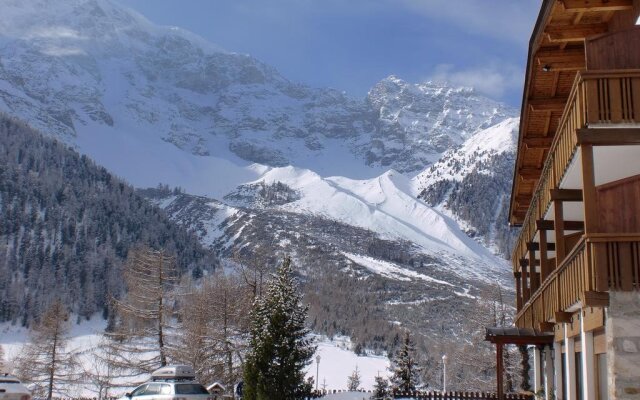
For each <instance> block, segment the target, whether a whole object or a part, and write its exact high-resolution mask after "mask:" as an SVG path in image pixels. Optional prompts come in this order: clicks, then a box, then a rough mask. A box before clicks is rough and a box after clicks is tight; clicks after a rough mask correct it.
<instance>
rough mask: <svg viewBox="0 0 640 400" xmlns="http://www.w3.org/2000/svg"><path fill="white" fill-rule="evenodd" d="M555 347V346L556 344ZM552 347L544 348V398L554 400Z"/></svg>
mask: <svg viewBox="0 0 640 400" xmlns="http://www.w3.org/2000/svg"><path fill="white" fill-rule="evenodd" d="M554 347H555V344H554ZM552 351H553V350H552V349H551V346H545V348H544V398H545V400H552V399H553V386H554V385H553V360H552V357H551V352H552Z"/></svg>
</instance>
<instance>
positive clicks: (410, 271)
mask: <svg viewBox="0 0 640 400" xmlns="http://www.w3.org/2000/svg"><path fill="white" fill-rule="evenodd" d="M0 15H2V18H0V110H1V111H4V112H6V113H8V114H9V115H12V116H15V117H18V118H21V119H23V120H26V121H28V122H29V123H30V124H32V125H33V126H35V127H37V128H39V129H40V130H42V131H43V132H45V133H46V134H50V135H53V136H56V137H58V138H59V139H61V140H63V141H65V142H66V143H68V144H70V145H72V146H74V147H76V148H77V149H78V150H79V151H80V152H83V153H85V154H87V155H88V156H90V157H91V158H93V159H94V160H95V161H96V162H97V163H99V164H101V165H103V166H105V167H106V168H108V169H109V170H110V171H112V172H114V173H115V174H117V175H119V176H121V177H123V178H125V179H126V180H128V181H129V182H131V183H132V184H133V185H135V186H137V187H139V188H145V187H155V186H156V185H158V183H163V184H168V185H170V186H172V187H180V188H182V189H183V190H184V191H185V192H186V193H178V192H171V191H169V192H166V191H153V190H151V191H147V192H146V195H147V196H148V197H149V198H151V199H152V200H153V201H154V202H156V204H158V205H159V206H161V207H162V208H164V209H165V211H166V212H167V213H168V214H169V215H170V216H171V217H172V218H173V219H174V220H175V221H178V222H179V223H181V224H183V225H185V226H187V227H189V228H190V229H193V230H194V231H195V232H196V233H197V234H198V235H199V237H200V238H201V240H202V242H203V243H204V244H206V245H207V246H211V247H212V248H215V249H216V250H217V251H218V252H219V254H220V256H221V257H223V258H225V257H227V258H232V257H236V256H238V257H240V261H248V260H251V257H253V253H257V252H258V250H259V249H263V250H264V249H268V251H270V252H272V253H274V254H276V253H277V252H289V253H290V254H293V255H294V256H295V258H296V259H297V260H298V261H300V262H304V263H306V265H308V266H313V268H311V269H309V270H306V271H304V273H306V274H308V276H309V277H310V279H312V278H313V276H316V278H313V279H317V275H318V274H320V275H322V274H325V275H326V278H325V280H326V279H334V278H335V279H337V278H336V277H340V278H341V279H343V280H348V281H349V282H350V283H349V285H352V286H349V288H350V289H349V290H352V291H353V293H354V294H356V293H357V294H360V295H361V296H363V298H364V297H366V296H369V291H370V290H369V289H370V287H369V286H368V285H372V286H373V287H375V288H378V289H379V293H378V292H376V295H379V296H380V299H381V300H380V301H381V302H382V303H383V304H384V306H383V307H381V308H380V309H378V308H376V311H375V312H376V313H378V314H376V315H377V318H380V319H381V320H385V321H387V322H388V321H390V318H395V319H394V320H393V323H394V324H396V323H397V324H405V325H407V324H414V323H417V322H416V321H429V319H435V318H444V317H443V316H441V317H436V316H434V315H436V314H438V315H440V314H439V313H443V309H446V310H448V311H447V312H446V313H445V314H446V316H449V317H451V316H452V315H455V316H456V318H455V319H454V320H451V321H444V319H443V320H442V321H440V320H438V323H435V324H430V326H429V327H428V328H425V327H424V326H421V327H420V329H423V328H424V329H423V331H424V332H427V331H428V329H433V332H432V334H433V335H434V336H433V337H437V335H447V332H449V333H450V334H451V335H455V334H457V333H452V332H457V330H459V329H461V327H460V324H461V322H460V321H463V320H464V317H465V316H464V312H466V311H464V310H473V306H472V305H473V303H474V302H477V301H479V300H478V298H477V296H478V295H479V293H480V292H481V291H482V290H484V289H486V287H487V286H489V285H492V284H495V283H496V282H499V283H500V282H502V283H505V282H507V279H508V271H509V269H508V267H507V266H506V264H505V262H504V261H503V260H501V258H500V256H499V254H497V252H498V250H502V251H504V249H506V248H507V247H508V245H509V233H508V232H506V231H505V230H504V228H502V224H501V223H496V221H499V220H500V219H501V218H502V213H503V212H504V204H506V197H505V196H506V193H507V191H508V190H509V187H510V183H509V182H510V179H511V173H510V171H508V170H509V168H511V167H512V163H513V154H514V150H515V144H514V132H515V129H516V126H517V120H515V119H513V118H512V117H515V115H516V112H515V110H513V109H511V108H509V107H507V106H505V105H503V104H501V103H499V102H496V101H493V100H491V99H488V98H485V97H483V96H481V95H480V94H478V93H476V92H475V91H474V90H473V89H469V88H456V87H451V86H449V85H447V84H445V83H434V82H427V83H419V84H413V83H408V82H405V81H403V80H401V79H400V78H398V77H395V76H390V77H388V78H386V79H383V80H382V81H380V82H379V83H377V84H376V85H375V86H374V87H373V88H372V89H371V90H370V92H369V94H368V96H367V97H366V98H364V99H355V98H351V97H349V96H348V95H347V94H345V93H342V92H340V91H337V90H333V89H327V88H311V87H308V86H305V85H302V84H299V83H295V82H291V81H289V80H288V79H286V78H285V77H283V76H282V75H281V74H279V73H278V71H277V70H275V69H274V68H273V67H270V66H268V65H266V64H264V63H262V62H260V61H259V60H256V59H255V58H252V57H251V56H248V55H242V54H236V53H232V52H229V51H226V50H223V49H220V48H219V47H218V46H216V45H213V44H211V43H208V42H207V41H206V40H204V39H202V38H200V37H198V36H196V35H194V34H192V33H189V32H186V31H184V30H181V29H179V28H173V27H160V26H156V25H154V24H152V23H151V22H149V21H148V20H146V19H145V18H144V17H143V16H141V15H139V14H137V13H135V12H134V11H131V10H129V9H127V8H125V7H122V6H120V5H118V4H117V3H116V2H115V1H112V0H26V1H25V0H3V1H2V2H0ZM473 204H476V205H477V207H471V205H473ZM505 221H506V219H505ZM487 246H488V247H487ZM243 257H244V258H243ZM317 281H318V282H321V283H322V282H324V283H322V284H325V283H326V282H325V281H323V280H317ZM372 282H373V283H372ZM381 282H382V283H381ZM332 284H333V285H334V286H335V287H333V286H332V287H330V288H329V289H327V290H326V291H325V292H322V293H324V296H325V300H329V299H331V300H332V301H333V299H334V298H339V297H340V293H341V291H340V290H343V289H344V286H340V285H343V283H340V282H339V283H336V282H333V281H332ZM327 285H328V284H327ZM358 285H359V286H358ZM321 287H322V286H321ZM316 293H321V291H320V289H318V292H316ZM336 301H337V300H336ZM371 301H372V302H373V300H371ZM340 304H341V306H340V307H347V308H348V307H364V306H365V305H367V304H368V303H366V302H364V303H362V302H361V303H358V302H354V301H352V299H345V300H344V301H343V302H342V303H340ZM415 304H420V305H421V307H420V308H419V309H414V308H413V305H415ZM375 306H376V307H378V304H375ZM338 308H339V307H336V309H338ZM451 309H455V311H450V310H451ZM332 310H333V309H332ZM340 310H342V308H340ZM358 310H359V311H358ZM325 311H326V310H317V313H318V314H317V315H320V314H321V313H322V312H325ZM334 311H335V310H333V311H331V312H334ZM352 311H353V313H352V314H350V315H356V314H357V312H362V311H363V310H362V309H357V310H356V309H353V310H352ZM366 311H367V312H369V311H370V310H368V309H367V310H366ZM335 312H337V311H335ZM371 312H373V311H371ZM330 316H331V317H332V318H333V317H335V315H333V314H331V315H330ZM392 316H393V317H392ZM340 318H342V319H340ZM346 318H347V317H344V315H343V314H340V315H339V318H337V319H336V320H337V321H339V322H338V323H339V324H342V325H341V327H342V328H341V329H344V331H343V333H345V332H350V333H351V334H353V335H355V333H354V332H356V331H357V330H358V329H359V328H358V327H359V325H358V323H360V322H357V321H355V318H352V320H349V321H350V322H345V321H346ZM340 321H341V322H340ZM349 324H351V325H349ZM316 328H317V329H319V330H323V329H325V330H326V329H328V328H327V327H325V326H323V325H320V326H319V327H316ZM347 328H349V329H350V330H349V329H347ZM331 329H338V328H336V326H333V327H332V328H331ZM361 331H362V332H368V333H362V337H359V338H358V339H359V340H362V341H366V340H367V339H366V337H365V336H366V335H370V336H371V337H374V336H375V334H374V333H373V332H374V330H371V329H369V328H368V327H367V328H366V329H365V327H362V330H361ZM368 344H370V342H369V343H368Z"/></svg>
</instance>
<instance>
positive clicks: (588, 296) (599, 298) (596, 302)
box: [581, 291, 609, 307]
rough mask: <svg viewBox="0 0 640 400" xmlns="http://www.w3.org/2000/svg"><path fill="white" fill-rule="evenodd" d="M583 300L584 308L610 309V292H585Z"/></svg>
mask: <svg viewBox="0 0 640 400" xmlns="http://www.w3.org/2000/svg"><path fill="white" fill-rule="evenodd" d="M581 300H582V307H609V293H608V292H593V291H585V292H584V293H583V294H582V299H581Z"/></svg>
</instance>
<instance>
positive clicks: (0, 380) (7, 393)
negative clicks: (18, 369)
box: [0, 373, 31, 400]
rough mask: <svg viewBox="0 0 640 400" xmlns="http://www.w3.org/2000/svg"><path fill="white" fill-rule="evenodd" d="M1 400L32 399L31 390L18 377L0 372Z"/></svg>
mask: <svg viewBox="0 0 640 400" xmlns="http://www.w3.org/2000/svg"><path fill="white" fill-rule="evenodd" d="M0 400H31V392H30V391H29V389H27V388H26V386H24V385H23V384H22V383H21V382H20V380H19V379H18V378H16V377H15V376H11V375H9V374H4V373H3V374H0Z"/></svg>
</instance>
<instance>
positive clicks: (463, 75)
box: [427, 63, 523, 99]
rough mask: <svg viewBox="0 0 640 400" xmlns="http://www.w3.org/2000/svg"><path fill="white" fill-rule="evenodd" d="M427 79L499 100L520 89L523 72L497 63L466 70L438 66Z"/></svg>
mask: <svg viewBox="0 0 640 400" xmlns="http://www.w3.org/2000/svg"><path fill="white" fill-rule="evenodd" d="M427 79H428V80H430V81H436V82H448V83H450V84H453V85H456V86H467V87H472V88H474V89H476V90H477V91H478V92H481V93H484V94H486V95H487V96H489V97H492V98H495V99H499V98H502V97H503V96H504V95H505V94H507V93H508V92H510V91H513V90H520V89H522V82H523V71H522V70H521V69H520V68H519V67H517V66H515V65H500V64H497V63H496V64H491V65H486V66H478V67H475V68H474V67H472V68H467V69H456V68H455V67H454V66H453V65H450V64H440V65H438V66H436V68H435V70H434V72H433V74H432V75H430V76H429V77H428V78H427Z"/></svg>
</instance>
